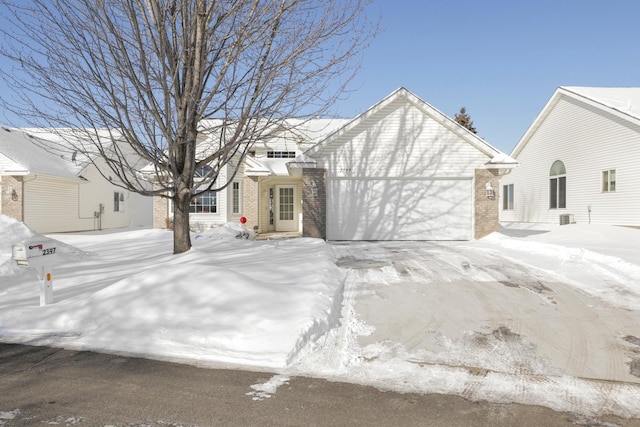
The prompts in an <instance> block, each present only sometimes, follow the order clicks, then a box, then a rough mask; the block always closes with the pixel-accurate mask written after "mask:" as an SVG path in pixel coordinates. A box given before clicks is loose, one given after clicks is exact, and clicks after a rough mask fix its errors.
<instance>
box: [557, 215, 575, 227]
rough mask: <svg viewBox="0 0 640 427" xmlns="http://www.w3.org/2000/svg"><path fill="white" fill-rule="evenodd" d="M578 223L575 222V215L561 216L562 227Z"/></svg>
mask: <svg viewBox="0 0 640 427" xmlns="http://www.w3.org/2000/svg"><path fill="white" fill-rule="evenodd" d="M575 223H576V222H575V221H574V220H573V214H562V215H560V225H569V224H575Z"/></svg>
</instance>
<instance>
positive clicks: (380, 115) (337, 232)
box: [306, 88, 514, 240]
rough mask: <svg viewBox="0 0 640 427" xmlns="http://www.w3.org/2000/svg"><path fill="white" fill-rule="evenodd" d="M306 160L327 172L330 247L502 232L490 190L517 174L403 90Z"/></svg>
mask: <svg viewBox="0 0 640 427" xmlns="http://www.w3.org/2000/svg"><path fill="white" fill-rule="evenodd" d="M306 154H307V155H308V156H309V157H311V158H312V159H315V160H316V161H317V167H318V168H323V169H325V170H326V194H327V196H326V238H327V239H328V240H470V239H473V238H474V237H479V236H481V235H484V234H487V233H486V226H487V225H488V226H489V229H490V230H491V231H493V230H494V229H497V199H496V198H495V193H493V191H490V192H488V191H487V190H488V189H490V190H494V189H497V185H498V176H499V174H501V173H502V171H504V170H508V169H509V168H511V167H513V166H514V162H513V160H512V159H510V158H509V157H508V156H506V155H504V153H501V152H500V151H498V150H496V149H495V148H494V147H492V146H491V145H489V144H487V143H486V142H485V141H483V140H482V139H481V138H479V137H478V136H476V135H475V134H473V133H471V132H469V131H468V130H467V129H465V128H463V127H462V126H460V125H459V124H457V123H456V122H454V121H453V120H451V119H450V118H448V117H447V116H445V115H444V114H442V113H441V112H439V111H438V110H436V109H435V108H433V107H432V106H431V105H429V104H427V103H426V102H424V101H423V100H421V99H420V98H418V97H417V96H415V95H414V94H412V93H411V92H409V91H408V90H406V89H404V88H400V89H398V90H396V91H395V92H393V93H392V94H391V95H389V96H388V97H386V98H385V99H383V100H382V101H381V102H379V103H378V104H376V105H375V106H373V107H372V108H370V109H369V110H367V111H366V112H365V113H363V114H362V115H360V116H358V117H356V118H355V119H353V120H352V121H351V122H349V123H348V124H347V125H346V126H344V127H343V128H342V129H340V130H339V131H338V132H336V133H334V134H333V135H331V136H330V137H328V138H327V139H325V140H324V141H322V142H321V143H320V144H318V145H317V146H316V147H314V148H312V149H311V150H309V151H308V152H307V153H306ZM477 189H480V190H481V191H480V192H478V191H476V190H477ZM476 228H478V229H476Z"/></svg>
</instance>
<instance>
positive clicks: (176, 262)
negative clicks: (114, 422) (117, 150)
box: [0, 215, 640, 417]
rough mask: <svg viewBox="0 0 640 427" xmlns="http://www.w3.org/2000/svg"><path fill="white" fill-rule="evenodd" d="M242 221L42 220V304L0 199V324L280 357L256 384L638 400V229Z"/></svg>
mask: <svg viewBox="0 0 640 427" xmlns="http://www.w3.org/2000/svg"><path fill="white" fill-rule="evenodd" d="M244 232H245V229H244V227H242V226H240V225H236V224H229V225H225V226H222V227H218V228H216V229H213V230H209V231H207V232H205V233H202V234H197V235H194V236H193V239H192V241H193V248H192V249H191V250H190V251H188V252H186V253H183V254H180V255H173V254H172V253H171V252H172V234H171V233H170V232H168V231H166V230H142V229H135V230H123V231H118V232H114V231H109V232H87V233H77V234H59V235H52V236H47V237H49V238H54V239H56V240H57V242H58V244H59V247H60V255H59V257H58V264H57V265H56V266H55V268H54V273H53V274H54V283H53V289H54V291H53V297H54V303H53V304H51V305H48V306H45V307H40V306H39V292H38V280H37V277H36V275H35V272H34V271H32V270H27V269H17V268H14V267H13V262H12V261H11V260H10V257H11V245H12V244H13V243H15V242H18V241H21V240H24V239H26V238H30V237H34V236H35V237H37V235H34V234H33V233H32V232H31V231H30V230H28V229H27V228H26V227H24V226H23V225H22V224H21V223H19V222H17V221H14V220H11V219H9V218H7V217H3V216H1V215H0V233H1V234H2V236H3V237H4V236H6V238H4V239H3V240H2V241H1V242H0V245H2V246H0V268H1V269H0V340H2V341H5V342H17V343H26V344H43V345H52V346H61V347H66V348H72V349H79V350H94V351H105V352H117V353H123V354H134V355H137V356H142V357H149V358H156V359H163V360H172V361H179V362H185V363H193V364H196V365H201V366H211V367H220V366H227V365H228V364H231V365H234V366H243V367H252V368H254V369H261V370H269V371H272V372H274V373H275V374H277V375H275V376H274V377H272V378H271V379H270V380H269V381H268V382H266V383H264V384H257V385H255V386H253V387H252V390H247V392H248V393H247V395H248V396H250V397H251V398H252V399H254V400H261V399H266V398H269V397H270V396H271V395H273V394H274V393H276V392H277V389H278V387H279V386H282V385H283V384H286V383H287V381H289V378H291V377H293V376H296V375H305V376H321V377H324V378H328V379H334V380H338V381H348V382H353V383H358V384H365V385H373V386H376V387H378V388H382V389H387V390H396V391H400V392H418V393H449V394H457V395H460V396H463V397H465V398H468V399H472V400H487V401H492V402H519V403H525V404H536V405H544V406H548V407H550V408H553V409H556V410H558V411H568V412H575V413H580V414H587V415H590V416H598V415H600V414H604V413H612V414H617V415H620V416H624V417H630V416H636V417H637V416H640V408H639V407H638V405H637V402H638V401H640V385H639V384H640V380H638V379H637V378H640V372H638V368H637V366H640V358H639V357H638V351H639V349H640V338H638V337H640V323H638V321H637V317H634V316H635V314H634V313H637V310H638V309H639V308H640V282H639V281H638V280H637V278H638V277H640V230H632V229H624V228H619V227H606V226H588V225H583V224H577V225H570V226H564V227H558V226H556V227H548V228H544V229H540V228H536V227H533V226H530V225H525V226H522V225H520V226H515V225H511V226H509V227H505V228H504V229H502V230H501V232H500V233H494V234H492V235H490V236H488V237H487V238H485V239H481V240H477V241H471V242H446V243H442V242H441V243H438V242H378V243H371V242H359V243H357V242H352V243H349V244H333V245H329V244H326V243H325V242H324V241H322V240H319V239H308V238H297V239H283V240H268V241H257V240H253V237H254V236H252V235H251V233H249V238H247V239H245V238H242V237H243V236H242V233H244ZM239 234H240V235H241V236H240V238H238V237H237V236H238V235H239ZM3 409H10V408H0V410H3ZM0 414H1V413H0Z"/></svg>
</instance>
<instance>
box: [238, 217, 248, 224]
mask: <svg viewBox="0 0 640 427" xmlns="http://www.w3.org/2000/svg"><path fill="white" fill-rule="evenodd" d="M246 222H247V218H245V217H243V216H241V217H240V224H244V223H246Z"/></svg>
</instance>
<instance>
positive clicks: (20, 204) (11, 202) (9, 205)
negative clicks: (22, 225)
mask: <svg viewBox="0 0 640 427" xmlns="http://www.w3.org/2000/svg"><path fill="white" fill-rule="evenodd" d="M0 180H1V181H2V185H1V186H0V192H2V194H1V195H0V197H2V205H1V206H2V213H3V214H5V215H7V216H10V217H13V218H15V219H17V220H18V221H24V197H23V196H24V193H23V191H22V190H23V178H22V177H21V176H2V177H0Z"/></svg>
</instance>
